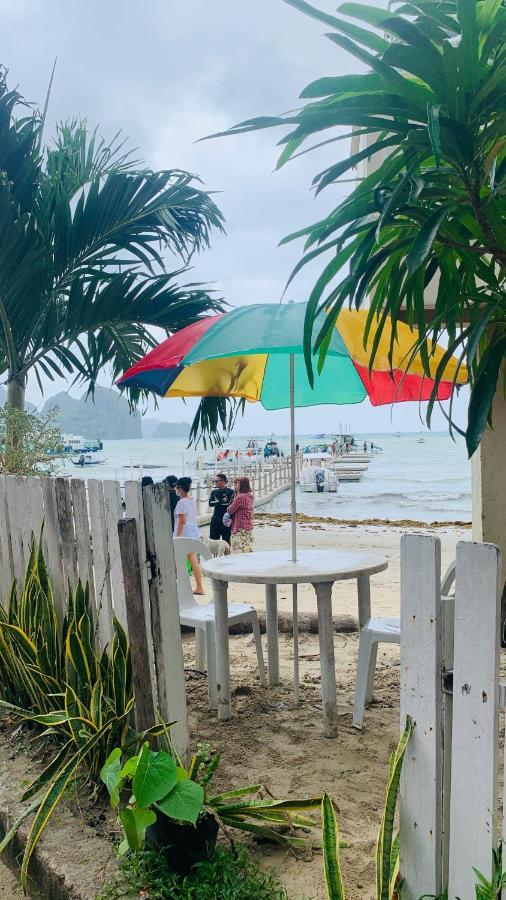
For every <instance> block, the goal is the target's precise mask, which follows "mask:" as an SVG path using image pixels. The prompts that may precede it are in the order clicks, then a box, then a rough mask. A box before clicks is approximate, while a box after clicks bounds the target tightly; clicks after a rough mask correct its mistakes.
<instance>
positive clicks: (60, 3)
mask: <svg viewBox="0 0 506 900" xmlns="http://www.w3.org/2000/svg"><path fill="white" fill-rule="evenodd" d="M377 5H380V4H379V3H378V4H377ZM320 6H321V8H324V9H326V10H327V11H330V12H334V10H335V6H336V0H331V2H329V0H321V2H320ZM0 16H1V21H2V39H3V40H2V47H3V53H2V58H1V60H0V61H1V62H2V63H3V64H4V65H6V66H7V67H8V68H9V70H10V77H9V81H10V84H11V85H18V87H19V89H20V90H21V92H22V93H23V94H24V95H25V97H26V98H27V99H29V100H32V101H34V102H37V103H43V100H44V96H45V92H46V88H47V83H48V79H49V74H50V69H51V66H52V63H53V60H54V58H55V57H57V58H58V62H57V67H56V74H55V81H54V87H53V91H52V95H51V105H50V110H49V116H48V126H47V131H46V137H47V138H49V137H50V136H51V134H52V133H53V132H54V124H55V122H56V121H58V120H60V119H65V118H68V117H70V116H82V117H86V118H87V119H88V123H89V125H90V126H91V127H94V126H95V125H97V124H98V125H99V126H100V130H101V132H102V133H103V135H104V136H105V137H106V138H109V137H111V136H112V135H113V134H114V133H115V132H116V131H117V130H118V129H122V131H123V132H124V133H125V134H126V135H128V136H129V137H130V139H131V142H132V145H134V146H136V147H138V148H139V154H140V155H141V156H142V157H143V158H144V159H145V160H146V162H147V164H148V165H150V166H151V167H153V168H163V169H167V168H181V169H186V170H188V171H191V172H195V173H197V174H198V175H200V177H201V178H202V179H203V181H204V183H205V186H206V188H207V189H208V190H212V191H217V192H219V193H218V194H217V196H216V198H215V199H216V201H217V202H218V204H219V206H220V207H221V209H222V211H223V213H224V215H225V217H226V222H227V234H226V236H218V235H216V236H215V237H214V239H213V242H212V247H211V249H210V250H209V251H207V252H206V253H205V254H203V255H202V256H200V258H199V259H198V260H196V261H195V268H194V273H192V276H193V275H194V276H195V278H196V279H198V280H205V281H207V282H210V283H211V282H212V283H213V284H214V286H215V287H216V288H217V289H218V290H219V292H220V294H221V295H222V296H223V297H224V298H225V299H226V300H227V301H228V302H229V303H231V304H232V305H234V306H236V305H241V304H244V303H252V302H266V301H274V302H279V299H280V297H281V294H282V291H283V288H284V284H285V281H286V278H287V276H288V274H289V273H290V270H291V268H292V266H293V265H294V263H295V262H296V261H297V259H298V258H299V252H300V245H297V244H292V245H290V246H289V247H283V248H278V246H277V245H278V242H279V241H280V239H281V238H282V237H283V236H284V235H286V234H287V233H289V232H291V231H294V230H296V229H297V228H299V227H302V226H304V225H306V224H308V223H309V222H310V221H312V220H313V219H316V218H317V217H319V216H321V215H322V214H325V212H326V211H327V210H328V209H329V208H330V207H331V205H334V204H335V203H336V201H337V199H338V197H339V196H340V195H342V194H343V193H344V190H345V187H340V188H335V189H334V190H328V191H327V192H323V194H322V195H321V197H320V198H318V200H315V199H314V196H313V195H312V193H311V192H310V190H309V188H310V183H311V179H312V176H313V175H314V174H315V173H316V172H318V171H320V170H321V169H322V168H324V167H325V165H327V164H328V162H329V160H335V159H336V155H337V152H339V153H347V152H349V145H348V142H347V141H343V142H342V145H340V144H337V145H334V149H333V150H332V155H329V153H328V151H327V153H325V152H323V151H322V152H320V153H319V155H315V154H309V155H307V156H305V157H302V158H301V159H300V160H296V161H295V162H293V163H292V164H291V165H289V166H287V167H285V168H284V169H283V170H282V171H281V172H277V173H275V172H273V169H274V165H275V162H276V158H277V149H276V146H275V145H276V140H277V139H278V138H279V137H281V132H280V133H279V135H278V133H277V132H276V131H265V132H260V133H258V134H255V135H245V136H241V137H235V138H227V139H220V140H215V141H205V142H203V143H195V142H196V141H197V140H198V138H200V137H202V136H204V135H206V134H209V133H211V132H214V131H217V130H220V129H223V128H226V127H228V126H230V125H232V124H235V123H237V122H239V121H241V120H243V119H246V118H249V117H251V116H254V115H265V114H276V113H280V112H283V111H285V110H287V109H290V108H291V107H293V106H294V105H296V103H297V97H298V94H299V92H300V90H301V89H302V88H303V87H304V86H305V85H306V84H307V83H308V82H309V81H312V80H313V79H315V78H318V77H320V76H322V75H336V74H343V73H345V72H350V71H357V65H358V64H357V63H355V62H354V60H353V59H351V57H349V56H347V55H346V54H345V53H344V52H343V51H341V50H340V49H339V48H337V47H336V46H335V45H333V44H331V43H330V41H328V40H326V39H325V38H323V37H322V34H323V33H324V31H325V28H324V26H322V25H319V24H318V23H317V22H314V21H312V20H311V19H308V18H307V17H305V16H302V15H301V14H300V13H298V12H297V11H296V10H294V9H292V8H291V7H289V6H287V5H286V4H285V3H283V2H282V0H255V2H251V0H249V2H246V0H186V2H184V3H181V2H180V0H144V2H142V3H135V2H134V0H100V2H99V0H87V2H86V3H83V2H82V0H79V2H77V0H0ZM336 147H337V148H338V150H337V151H336V149H335V148H336ZM314 272H315V270H314V269H313V270H309V269H308V270H307V272H306V273H305V274H303V275H301V276H300V277H299V278H298V279H297V280H296V281H295V283H294V284H293V286H292V287H291V288H290V291H289V292H288V294H287V298H288V299H290V298H291V299H295V300H298V299H300V300H302V299H306V298H307V295H308V291H309V289H310V287H311V286H312V276H313V275H314ZM103 383H104V384H108V383H110V382H108V380H107V378H104V380H103ZM62 389H65V385H63V384H62V383H60V384H56V385H54V386H48V388H47V394H46V396H49V395H50V394H51V393H54V392H56V391H59V390H62ZM81 390H82V389H81ZM73 393H76V391H73ZM78 393H79V391H78ZM28 394H29V398H30V399H31V400H33V401H34V402H36V403H38V402H40V400H41V397H40V393H39V392H38V389H37V387H36V385H35V384H34V383H33V382H30V384H29V389H28ZM464 400H465V398H462V399H461V400H460V407H461V409H463V408H464V402H463V401H464ZM192 410H193V406H192V405H191V404H188V405H187V406H184V405H183V404H182V402H181V401H178V400H171V401H168V400H166V401H162V402H161V406H160V408H159V409H158V411H157V412H156V413H153V412H152V413H151V414H154V415H156V416H158V417H159V418H162V419H167V420H177V419H181V418H186V419H188V420H189V419H190V418H191V413H192ZM341 420H347V421H349V422H350V423H351V424H352V426H353V427H354V428H355V429H356V430H357V431H387V430H398V429H399V430H416V429H418V428H419V427H421V424H420V420H419V411H418V406H417V404H399V405H398V406H397V407H395V408H393V409H391V408H390V407H387V408H382V409H376V410H373V409H371V407H370V406H369V405H368V403H367V402H366V403H364V404H362V405H360V406H355V407H341V408H335V409H329V408H325V409H324V410H323V411H322V408H320V409H318V408H314V409H311V410H303V411H302V410H301V411H300V412H299V413H298V422H297V426H298V431H299V432H300V433H303V432H312V431H316V432H319V431H323V430H333V429H334V428H336V427H337V423H338V421H341ZM435 424H436V426H439V427H442V428H443V427H445V426H444V419H443V417H442V416H440V417H439V418H438V421H437V423H435ZM287 428H288V416H287V415H286V416H285V414H284V413H282V414H279V413H268V412H266V411H264V410H263V409H262V408H261V407H260V405H259V404H256V405H249V406H248V411H247V413H246V416H245V418H244V420H243V422H242V423H240V424H239V425H238V427H237V430H238V431H240V432H242V433H248V432H259V433H261V432H270V431H273V430H274V431H277V432H278V433H281V432H286V430H287Z"/></svg>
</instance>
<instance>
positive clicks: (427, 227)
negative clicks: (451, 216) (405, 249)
mask: <svg viewBox="0 0 506 900" xmlns="http://www.w3.org/2000/svg"><path fill="white" fill-rule="evenodd" d="M450 209H451V206H449V205H448V206H441V207H440V208H439V209H436V211H435V212H433V213H432V215H430V216H429V218H428V219H427V221H426V222H425V224H424V225H423V226H422V228H421V229H420V231H419V233H418V235H417V236H416V238H415V240H414V241H413V245H412V247H411V249H410V251H409V253H408V255H407V256H406V266H407V269H408V274H409V275H411V276H413V275H414V274H415V273H416V272H417V271H418V269H419V268H420V266H422V265H423V264H424V262H425V261H426V259H427V257H428V256H429V253H430V251H431V249H432V245H433V243H434V241H435V239H436V237H437V233H438V231H439V229H440V227H441V225H442V223H443V222H444V220H445V219H446V217H447V216H448V213H449V212H450Z"/></svg>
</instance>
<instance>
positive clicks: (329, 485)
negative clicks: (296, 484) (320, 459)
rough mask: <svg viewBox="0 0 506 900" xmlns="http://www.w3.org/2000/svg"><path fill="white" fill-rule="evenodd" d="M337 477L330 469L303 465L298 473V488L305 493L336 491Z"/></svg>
mask: <svg viewBox="0 0 506 900" xmlns="http://www.w3.org/2000/svg"><path fill="white" fill-rule="evenodd" d="M338 485H339V479H338V477H337V475H336V473H335V472H333V471H332V469H327V468H322V467H320V466H305V467H304V468H303V469H302V470H301V473H300V489H301V491H304V492H305V493H312V494H327V493H329V492H334V493H335V492H336V491H337V489H338Z"/></svg>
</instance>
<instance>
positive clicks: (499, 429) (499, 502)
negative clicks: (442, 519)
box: [471, 372, 506, 647]
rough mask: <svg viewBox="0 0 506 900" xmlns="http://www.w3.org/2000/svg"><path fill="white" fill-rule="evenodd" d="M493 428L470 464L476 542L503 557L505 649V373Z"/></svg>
mask: <svg viewBox="0 0 506 900" xmlns="http://www.w3.org/2000/svg"><path fill="white" fill-rule="evenodd" d="M492 422H493V427H492V428H489V427H487V428H485V431H484V432H483V437H482V440H481V444H480V446H479V447H478V449H477V451H476V453H475V454H474V456H473V457H472V460H471V471H472V482H473V540H475V541H487V542H490V543H492V544H497V546H498V547H499V548H500V550H501V555H502V571H501V585H502V588H503V593H502V612H501V644H502V646H503V647H505V646H506V589H505V588H504V585H505V582H506V500H505V496H506V466H505V465H504V453H505V447H506V398H505V396H504V390H503V373H502V372H501V374H500V375H499V379H498V382H497V390H496V393H495V397H494V401H493V404H492Z"/></svg>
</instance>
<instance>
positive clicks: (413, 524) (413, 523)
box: [255, 510, 472, 529]
mask: <svg viewBox="0 0 506 900" xmlns="http://www.w3.org/2000/svg"><path fill="white" fill-rule="evenodd" d="M268 518H275V519H276V521H277V522H290V520H291V517H290V513H288V512H277V511H275V510H264V511H263V512H259V513H255V519H259V520H260V522H262V520H265V522H266V524H270V523H268V521H267V520H268ZM312 522H313V523H316V524H318V525H345V526H347V527H350V528H357V527H359V526H361V525H375V526H378V527H379V528H383V527H385V526H388V527H389V528H410V529H412V528H471V527H472V522H464V521H461V520H460V519H448V520H439V519H435V520H434V521H432V522H425V521H424V520H422V519H337V518H335V517H334V516H309V515H307V513H302V512H298V513H297V523H298V524H301V525H304V524H311V523H312Z"/></svg>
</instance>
